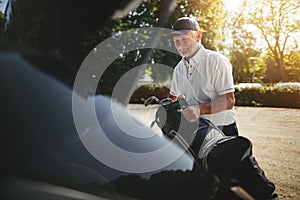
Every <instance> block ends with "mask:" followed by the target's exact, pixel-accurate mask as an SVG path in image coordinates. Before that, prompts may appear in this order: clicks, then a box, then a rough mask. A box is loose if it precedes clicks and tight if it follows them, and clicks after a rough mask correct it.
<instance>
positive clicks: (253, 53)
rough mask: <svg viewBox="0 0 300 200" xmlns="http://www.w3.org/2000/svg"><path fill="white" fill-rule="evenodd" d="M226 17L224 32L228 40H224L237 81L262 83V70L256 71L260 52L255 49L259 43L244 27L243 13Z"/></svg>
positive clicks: (229, 14) (227, 14)
mask: <svg viewBox="0 0 300 200" xmlns="http://www.w3.org/2000/svg"><path fill="white" fill-rule="evenodd" d="M226 16H227V17H226V24H225V27H224V32H225V35H226V37H227V40H224V44H226V46H227V47H226V48H227V50H228V51H229V57H230V60H231V64H232V66H233V73H234V79H235V81H236V82H253V81H254V80H255V81H260V77H261V76H262V74H261V71H262V70H260V71H259V70H258V69H256V68H258V66H257V61H258V60H259V56H260V52H259V51H258V50H257V48H256V47H255V44H256V42H257V39H256V37H255V35H254V34H253V33H252V32H251V31H249V30H248V29H247V27H245V26H244V21H243V15H242V14H241V13H229V12H227V13H226ZM253 58H256V59H253ZM254 69H255V70H254ZM258 79H259V80H258Z"/></svg>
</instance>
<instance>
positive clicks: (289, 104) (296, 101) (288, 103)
mask: <svg viewBox="0 0 300 200" xmlns="http://www.w3.org/2000/svg"><path fill="white" fill-rule="evenodd" d="M235 98H236V105H237V106H262V107H286V108H300V90H299V89H298V88H281V89H279V88H273V87H261V88H244V89H236V92H235Z"/></svg>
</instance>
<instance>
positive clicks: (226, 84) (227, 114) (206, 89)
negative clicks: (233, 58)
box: [170, 45, 236, 126]
mask: <svg viewBox="0 0 300 200" xmlns="http://www.w3.org/2000/svg"><path fill="white" fill-rule="evenodd" d="M228 92H234V82H233V76H232V65H231V64H230V62H229V60H228V59H227V58H226V57H225V56H223V55H222V54H220V53H218V52H216V51H211V50H208V49H205V48H204V47H203V46H202V45H201V48H200V49H199V51H198V52H197V53H196V54H195V55H194V56H193V57H192V58H191V59H190V60H189V62H188V61H186V60H185V59H184V58H183V59H182V60H181V61H180V62H179V63H178V64H177V66H176V67H175V69H174V72H173V79H172V84H171V88H170V94H172V95H174V96H180V95H184V96H185V98H186V100H187V102H188V104H189V105H195V104H203V103H208V102H211V101H213V100H215V99H217V98H219V97H221V96H222V95H224V94H226V93H228ZM224 101H225V98H224ZM201 117H203V118H206V119H208V120H210V121H211V122H213V123H214V124H215V125H217V126H221V125H229V124H232V123H233V122H235V120H236V119H235V112H234V108H232V109H231V110H225V111H221V112H219V113H215V114H209V115H201Z"/></svg>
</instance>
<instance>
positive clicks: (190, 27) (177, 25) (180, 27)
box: [171, 17, 200, 35]
mask: <svg viewBox="0 0 300 200" xmlns="http://www.w3.org/2000/svg"><path fill="white" fill-rule="evenodd" d="M172 29H173V32H172V33H171V34H172V35H180V34H185V33H188V32H190V31H198V30H200V26H199V24H198V22H197V20H196V19H195V18H192V17H181V18H179V19H177V20H176V21H175V22H174V24H173V28H172Z"/></svg>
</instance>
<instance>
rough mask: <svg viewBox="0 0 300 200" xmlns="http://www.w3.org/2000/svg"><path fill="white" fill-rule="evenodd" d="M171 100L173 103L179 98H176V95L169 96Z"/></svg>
mask: <svg viewBox="0 0 300 200" xmlns="http://www.w3.org/2000/svg"><path fill="white" fill-rule="evenodd" d="M169 98H171V99H172V100H173V101H176V100H177V98H178V97H177V96H174V95H172V94H169Z"/></svg>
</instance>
